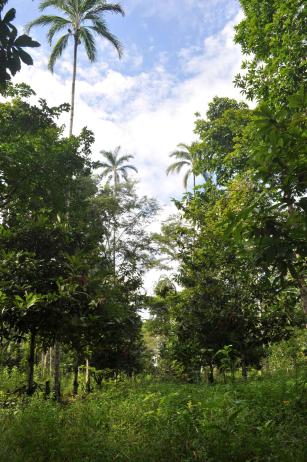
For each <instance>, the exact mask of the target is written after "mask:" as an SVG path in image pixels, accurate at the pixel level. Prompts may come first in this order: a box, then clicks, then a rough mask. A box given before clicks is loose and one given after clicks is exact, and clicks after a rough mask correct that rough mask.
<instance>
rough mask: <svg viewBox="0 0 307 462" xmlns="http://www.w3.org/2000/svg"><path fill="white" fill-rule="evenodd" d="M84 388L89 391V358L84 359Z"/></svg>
mask: <svg viewBox="0 0 307 462" xmlns="http://www.w3.org/2000/svg"><path fill="white" fill-rule="evenodd" d="M85 389H86V391H87V393H90V391H91V371H90V362H89V359H88V358H86V360H85Z"/></svg>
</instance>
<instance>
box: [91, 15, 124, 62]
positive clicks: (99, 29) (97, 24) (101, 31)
mask: <svg viewBox="0 0 307 462" xmlns="http://www.w3.org/2000/svg"><path fill="white" fill-rule="evenodd" d="M93 24H94V25H93V26H89V27H90V28H91V29H92V30H93V31H94V32H96V34H97V35H99V36H100V37H103V38H105V39H106V40H107V41H108V42H110V43H111V44H112V45H113V46H114V48H115V49H116V51H117V53H118V56H119V58H121V57H122V56H123V46H122V44H121V42H120V41H119V40H118V38H117V37H116V36H115V35H113V34H112V33H111V32H110V31H109V29H108V28H107V27H106V25H105V24H104V23H103V22H102V21H98V20H96V21H93Z"/></svg>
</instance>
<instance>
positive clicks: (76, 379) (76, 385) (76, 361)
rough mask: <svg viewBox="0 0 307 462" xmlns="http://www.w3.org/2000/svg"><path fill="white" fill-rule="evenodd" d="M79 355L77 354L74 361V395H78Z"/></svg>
mask: <svg viewBox="0 0 307 462" xmlns="http://www.w3.org/2000/svg"><path fill="white" fill-rule="evenodd" d="M78 377H79V355H78V354H76V358H75V362H74V381H73V395H74V396H77V394H78V389H79V381H78Z"/></svg>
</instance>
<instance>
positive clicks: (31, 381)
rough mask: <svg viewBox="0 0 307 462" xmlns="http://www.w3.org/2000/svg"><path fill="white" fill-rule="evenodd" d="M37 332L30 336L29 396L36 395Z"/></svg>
mask: <svg viewBox="0 0 307 462" xmlns="http://www.w3.org/2000/svg"><path fill="white" fill-rule="evenodd" d="M35 337H36V335H35V332H31V334H30V345H29V356H28V387H27V394H28V395H30V396H31V395H33V393H34V361H35Z"/></svg>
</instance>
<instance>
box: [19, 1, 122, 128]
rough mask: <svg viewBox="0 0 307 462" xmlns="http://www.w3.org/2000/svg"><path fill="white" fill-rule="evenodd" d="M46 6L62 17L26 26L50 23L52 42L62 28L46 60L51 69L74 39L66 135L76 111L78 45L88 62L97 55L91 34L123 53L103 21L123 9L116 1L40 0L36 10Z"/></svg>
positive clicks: (43, 19)
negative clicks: (69, 108) (68, 119)
mask: <svg viewBox="0 0 307 462" xmlns="http://www.w3.org/2000/svg"><path fill="white" fill-rule="evenodd" d="M48 7H53V8H56V9H57V10H59V11H60V13H62V16H55V15H42V16H40V17H39V18H37V19H34V21H31V22H30V23H29V24H28V25H27V27H26V29H27V30H28V31H30V29H31V28H32V27H34V26H49V31H48V34H47V38H48V41H49V44H50V45H51V44H52V41H53V38H54V36H55V35H56V34H58V33H59V32H62V31H65V33H64V35H61V37H60V38H59V39H58V40H57V42H56V44H55V45H54V47H53V49H52V52H51V55H50V58H49V63H48V68H49V70H50V71H51V72H53V69H54V65H55V62H56V61H57V60H58V59H59V58H60V56H61V55H62V53H63V51H64V50H65V49H66V47H67V44H68V42H69V40H70V38H72V40H73V75H72V86H71V111H70V126H69V135H70V136H71V135H72V129H73V120H74V111H75V88H76V74H77V54H78V47H79V45H81V44H83V45H84V47H85V50H86V53H87V56H88V59H89V60H90V62H94V61H95V60H96V56H97V50H96V45H95V38H94V34H96V35H97V36H98V37H101V38H104V39H106V40H107V41H108V42H110V43H111V44H112V45H113V46H114V48H115V49H116V50H117V52H118V55H119V57H120V58H121V56H122V45H121V43H120V41H119V40H118V38H117V37H116V36H115V35H113V34H112V33H111V32H110V31H109V29H108V27H107V24H106V22H105V20H104V13H106V12H108V11H109V12H111V13H116V14H121V15H123V16H124V11H123V9H122V7H121V5H120V4H118V3H107V1H106V0H41V2H40V6H39V9H40V10H41V11H44V10H45V9H46V8H48Z"/></svg>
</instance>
